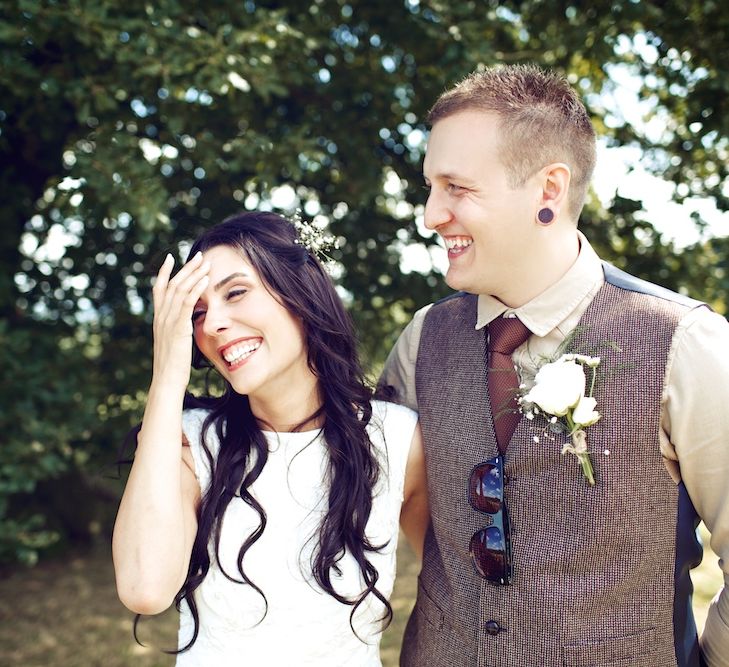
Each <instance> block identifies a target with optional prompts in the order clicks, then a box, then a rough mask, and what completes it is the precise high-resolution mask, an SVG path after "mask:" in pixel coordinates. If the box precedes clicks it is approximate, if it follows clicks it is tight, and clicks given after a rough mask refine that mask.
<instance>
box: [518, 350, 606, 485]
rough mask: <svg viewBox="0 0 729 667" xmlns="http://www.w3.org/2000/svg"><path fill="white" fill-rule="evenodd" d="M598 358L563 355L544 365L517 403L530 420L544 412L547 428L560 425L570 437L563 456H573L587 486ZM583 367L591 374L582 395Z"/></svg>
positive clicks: (592, 479)
mask: <svg viewBox="0 0 729 667" xmlns="http://www.w3.org/2000/svg"><path fill="white" fill-rule="evenodd" d="M599 365H600V357H588V356H586V355H584V354H563V355H562V356H560V357H559V358H558V359H557V360H556V361H552V362H550V363H547V364H544V365H543V366H541V367H540V368H539V370H538V371H537V374H536V375H535V376H534V386H533V387H532V388H531V389H530V390H529V391H528V392H527V393H526V394H524V395H523V396H522V397H521V398H520V399H519V402H520V404H521V406H522V411H523V412H525V413H526V415H527V417H528V418H530V419H533V418H534V415H535V414H539V413H540V412H541V413H543V414H544V415H545V416H546V417H547V419H548V421H549V423H550V425H553V424H557V423H561V424H562V426H563V427H564V428H565V429H566V430H567V434H568V435H569V437H570V438H571V443H567V444H565V445H564V447H562V454H574V455H575V456H576V457H577V460H578V462H579V463H580V465H581V466H582V472H583V474H584V476H585V479H586V480H587V483H588V484H589V485H590V486H594V484H595V473H594V471H593V469H592V462H591V461H590V454H589V452H588V451H587V435H586V433H585V429H586V428H587V427H588V426H591V425H592V424H594V423H595V422H597V421H598V420H599V419H600V413H599V412H598V411H597V410H595V407H596V406H597V401H596V400H595V399H594V398H593V397H592V392H593V390H594V388H595V377H596V374H597V367H598V366H599ZM585 367H587V368H590V369H591V371H592V381H591V382H590V389H589V391H588V392H587V393H585V385H586V377H585Z"/></svg>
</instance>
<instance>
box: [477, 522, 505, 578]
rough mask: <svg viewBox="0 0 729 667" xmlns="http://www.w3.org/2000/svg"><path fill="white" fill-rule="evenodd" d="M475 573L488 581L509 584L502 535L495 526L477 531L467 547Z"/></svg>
mask: <svg viewBox="0 0 729 667" xmlns="http://www.w3.org/2000/svg"><path fill="white" fill-rule="evenodd" d="M469 550H470V552H471V558H472V559H473V564H474V566H475V568H476V571H477V572H478V573H479V574H480V575H481V576H482V577H483V578H484V579H488V580H490V581H496V582H499V583H502V584H506V583H509V580H510V572H509V562H508V558H507V546H506V539H505V537H504V533H503V532H502V531H501V529H500V528H498V527H497V526H489V527H488V528H484V529H483V530H479V531H478V532H477V533H475V534H474V536H473V537H472V538H471V544H470V545H469Z"/></svg>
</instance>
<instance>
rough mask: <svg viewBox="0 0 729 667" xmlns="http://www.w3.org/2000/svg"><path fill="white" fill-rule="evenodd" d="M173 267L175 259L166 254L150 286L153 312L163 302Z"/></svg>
mask: <svg viewBox="0 0 729 667" xmlns="http://www.w3.org/2000/svg"><path fill="white" fill-rule="evenodd" d="M174 265H175V258H174V257H173V256H172V255H171V254H170V253H169V252H168V253H167V257H165V260H164V262H162V266H160V267H159V271H158V272H157V278H156V279H155V281H154V285H153V286H152V302H153V303H154V309H155V312H156V311H157V310H158V309H159V308H160V306H161V305H162V302H163V300H164V295H165V292H166V290H167V285H168V283H169V282H170V274H171V273H172V267H174Z"/></svg>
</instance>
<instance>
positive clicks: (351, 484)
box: [175, 212, 392, 650]
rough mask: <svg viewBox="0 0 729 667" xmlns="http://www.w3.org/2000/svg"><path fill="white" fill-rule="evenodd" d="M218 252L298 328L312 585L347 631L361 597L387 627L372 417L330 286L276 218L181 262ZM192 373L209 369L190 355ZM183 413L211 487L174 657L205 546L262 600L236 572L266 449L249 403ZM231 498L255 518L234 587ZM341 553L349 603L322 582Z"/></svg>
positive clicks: (234, 227)
mask: <svg viewBox="0 0 729 667" xmlns="http://www.w3.org/2000/svg"><path fill="white" fill-rule="evenodd" d="M217 246H228V247H231V248H234V249H236V250H239V251H240V252H241V254H242V255H243V256H244V258H245V259H246V260H247V261H248V262H249V263H250V264H251V266H253V268H254V269H255V270H256V271H257V272H258V275H259V277H260V279H261V281H262V282H263V284H264V285H265V286H266V288H267V289H268V290H269V291H270V292H271V293H272V295H273V296H274V297H276V298H277V299H278V300H279V301H280V302H281V303H282V305H283V306H284V307H285V308H286V310H288V311H289V312H290V313H291V314H292V315H293V316H295V317H298V318H300V319H301V320H302V322H303V327H304V335H305V341H306V350H307V357H308V365H309V368H310V369H311V370H312V372H313V373H314V374H315V376H316V377H317V379H318V385H319V394H320V397H321V407H320V408H319V409H318V410H317V411H316V412H315V413H314V414H313V415H311V417H309V418H307V419H306V420H305V421H304V422H302V424H300V425H299V427H298V428H301V427H302V426H303V425H304V424H306V423H307V422H309V421H310V420H311V419H312V418H319V419H321V420H322V423H323V426H322V430H323V436H324V441H325V443H326V448H327V451H328V457H329V460H328V474H327V477H326V478H325V483H328V485H329V498H328V505H327V512H326V515H325V516H324V518H323V520H322V522H321V525H320V526H319V530H318V533H317V534H316V535H315V536H313V538H312V539H313V540H314V541H315V547H314V552H313V556H312V562H311V565H312V574H313V576H314V579H315V581H316V582H317V584H318V585H319V586H320V587H321V588H322V589H323V590H324V591H326V592H327V593H328V594H329V595H331V596H332V597H334V598H335V599H337V600H339V601H340V602H342V603H344V604H348V605H351V606H352V611H351V614H350V625H352V628H353V629H354V625H353V618H354V613H355V611H356V610H357V607H358V606H359V605H360V604H361V603H362V602H363V600H364V599H365V598H366V597H367V595H370V594H372V595H374V596H375V597H376V598H377V599H378V600H379V601H380V602H381V603H382V604H383V606H384V609H385V612H384V615H383V620H385V621H386V623H387V624H389V622H390V621H391V619H392V607H391V606H390V603H389V602H388V600H387V599H386V598H385V596H383V595H382V594H381V593H380V592H379V590H378V589H377V587H376V584H377V580H378V572H377V569H376V568H375V567H374V566H373V565H372V564H371V563H370V562H369V560H368V559H367V553H368V552H373V551H377V550H378V549H381V548H382V546H383V545H379V546H377V545H373V544H371V543H370V541H369V540H368V539H367V536H366V535H365V526H366V524H367V520H368V519H369V516H370V512H371V510H372V495H373V488H374V486H375V483H376V482H377V479H378V476H379V474H380V465H379V463H378V460H377V458H376V456H375V452H374V451H373V448H372V443H371V442H370V439H369V436H368V435H367V431H366V426H367V424H368V423H369V421H370V418H371V416H372V408H371V406H370V400H371V398H372V393H371V390H370V389H369V388H368V387H367V386H366V384H365V381H364V374H363V372H362V368H361V366H360V362H359V357H358V354H357V341H356V337H355V334H354V328H353V326H352V322H351V320H350V317H349V315H348V314H347V312H346V311H345V309H344V305H343V304H342V301H341V299H340V298H339V296H338V295H337V293H336V291H335V289H334V285H333V284H332V281H331V279H330V278H329V276H328V275H327V273H326V272H325V271H324V269H323V268H322V266H321V264H320V263H319V261H318V260H317V259H316V257H314V256H313V255H312V254H311V253H310V252H309V251H308V250H307V249H306V248H305V247H304V246H303V245H301V244H300V243H299V242H298V233H297V231H296V229H295V227H294V226H293V224H291V223H290V222H289V221H288V220H286V219H285V218H282V217H281V216H279V215H277V214H274V213H265V212H248V213H242V214H240V215H236V216H234V217H232V218H229V219H227V220H225V221H224V222H222V223H220V224H218V225H216V226H215V227H212V228H211V229H209V230H208V231H206V232H205V233H204V234H203V235H202V236H201V237H200V238H199V239H198V240H197V241H196V242H195V243H194V245H193V246H192V248H191V249H190V253H189V255H188V257H189V258H192V257H193V256H194V255H195V253H197V252H198V251H203V252H204V251H206V250H208V249H210V248H214V247H217ZM193 365H194V366H195V367H197V368H200V367H203V366H210V364H209V362H207V360H206V359H205V358H204V357H203V355H202V354H201V353H200V351H199V350H198V349H197V347H195V350H194V354H193ZM192 407H205V408H207V409H209V410H210V413H209V414H208V416H207V417H206V418H205V421H204V422H203V429H202V436H201V439H202V447H203V451H204V452H205V454H206V456H207V460H208V463H209V464H210V468H211V471H212V481H211V484H210V487H209V489H208V491H207V492H206V493H205V494H204V496H203V498H202V502H201V505H200V508H199V510H198V530H197V536H196V537H195V542H194V545H193V548H192V556H191V559H190V567H189V570H188V573H187V578H186V580H185V583H184V584H183V585H182V588H181V589H180V591H179V593H178V594H177V596H176V597H175V603H176V605H177V607H178V609H179V607H180V604H181V602H182V600H186V601H187V604H188V605H189V607H190V610H191V612H192V616H193V619H194V623H195V626H194V633H193V636H192V639H191V641H190V642H189V644H187V646H185V647H183V648H182V649H181V650H187V649H188V648H190V647H191V646H192V645H193V643H194V642H195V640H196V639H197V636H198V631H199V616H198V611H197V606H196V604H195V598H194V595H193V593H194V591H195V589H196V588H197V587H198V586H200V584H201V582H202V580H203V579H204V578H205V576H206V574H207V573H208V570H209V568H210V556H209V552H208V544H209V543H210V541H211V539H212V540H213V543H214V547H215V549H214V553H215V558H216V560H217V564H218V566H219V567H220V569H221V571H222V572H223V574H224V575H225V576H226V577H227V578H228V579H230V580H231V581H236V582H238V583H242V584H247V585H249V586H251V587H253V588H254V589H255V590H256V591H258V592H259V593H260V594H261V595H262V596H263V598H264V601H265V593H264V591H262V590H261V589H260V588H259V587H258V586H257V585H256V584H255V582H253V581H252V580H251V579H250V578H249V577H248V575H247V574H246V572H245V567H244V558H245V554H246V552H247V551H248V550H249V549H250V548H251V546H252V545H253V544H254V543H255V542H256V541H257V540H258V539H259V538H260V537H261V535H262V534H263V531H264V529H265V527H266V511H265V508H264V507H262V506H261V505H260V504H259V503H258V502H257V501H256V499H255V498H254V497H253V496H252V494H251V493H250V488H251V485H252V484H253V483H254V482H255V481H256V479H258V476H259V475H260V474H261V471H262V470H263V467H264V466H265V464H266V460H267V458H268V448H267V444H266V440H265V439H264V436H263V434H262V433H261V429H260V427H259V424H258V422H257V420H256V418H255V417H254V415H253V413H252V412H251V408H250V404H249V402H248V397H247V396H244V395H240V394H237V393H236V392H235V391H234V390H233V389H232V387H231V386H230V385H229V384H228V383H227V382H226V383H225V392H224V393H223V395H222V396H220V397H218V398H214V397H204V398H195V397H193V396H191V395H189V394H188V395H187V396H186V399H185V408H192ZM210 428H215V432H216V434H217V436H218V438H219V439H220V443H221V447H220V451H219V454H218V456H217V460H214V459H213V457H212V455H211V453H210V451H209V449H208V448H207V447H206V445H205V434H206V433H207V432H208V430H209V429H210ZM237 495H239V496H240V497H241V498H242V499H243V501H244V502H245V503H247V504H248V505H249V506H250V507H252V508H253V509H254V510H255V512H256V513H257V514H258V517H259V526H258V528H257V529H256V530H255V531H254V532H253V533H252V534H251V535H249V536H248V537H246V539H245V540H244V541H243V543H242V544H241V547H240V550H239V552H238V575H239V578H234V577H233V576H231V575H230V573H227V572H225V571H224V570H223V568H222V565H221V563H220V556H219V545H220V530H221V522H222V518H223V515H224V513H225V510H226V508H227V507H228V503H230V501H231V499H232V498H234V497H235V496H237ZM345 551H346V552H347V553H349V554H350V555H351V556H352V557H353V558H354V559H355V560H356V562H357V564H358V566H359V570H360V572H361V576H362V579H363V581H364V582H365V588H364V590H363V592H362V593H361V594H360V595H359V596H357V597H356V598H354V599H349V598H347V597H344V596H342V595H340V594H339V593H337V591H336V590H335V589H334V586H333V585H332V580H331V577H332V572H335V573H339V572H340V569H339V566H338V563H339V561H340V560H341V559H342V557H343V556H344V554H345ZM264 616H265V614H264Z"/></svg>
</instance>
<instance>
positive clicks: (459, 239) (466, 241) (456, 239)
mask: <svg viewBox="0 0 729 667" xmlns="http://www.w3.org/2000/svg"><path fill="white" fill-rule="evenodd" d="M443 240H444V241H445V246H446V248H448V250H453V249H454V248H467V247H468V246H470V245H471V244H472V243H473V239H472V238H471V237H470V236H449V237H448V238H445V239H443Z"/></svg>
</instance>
